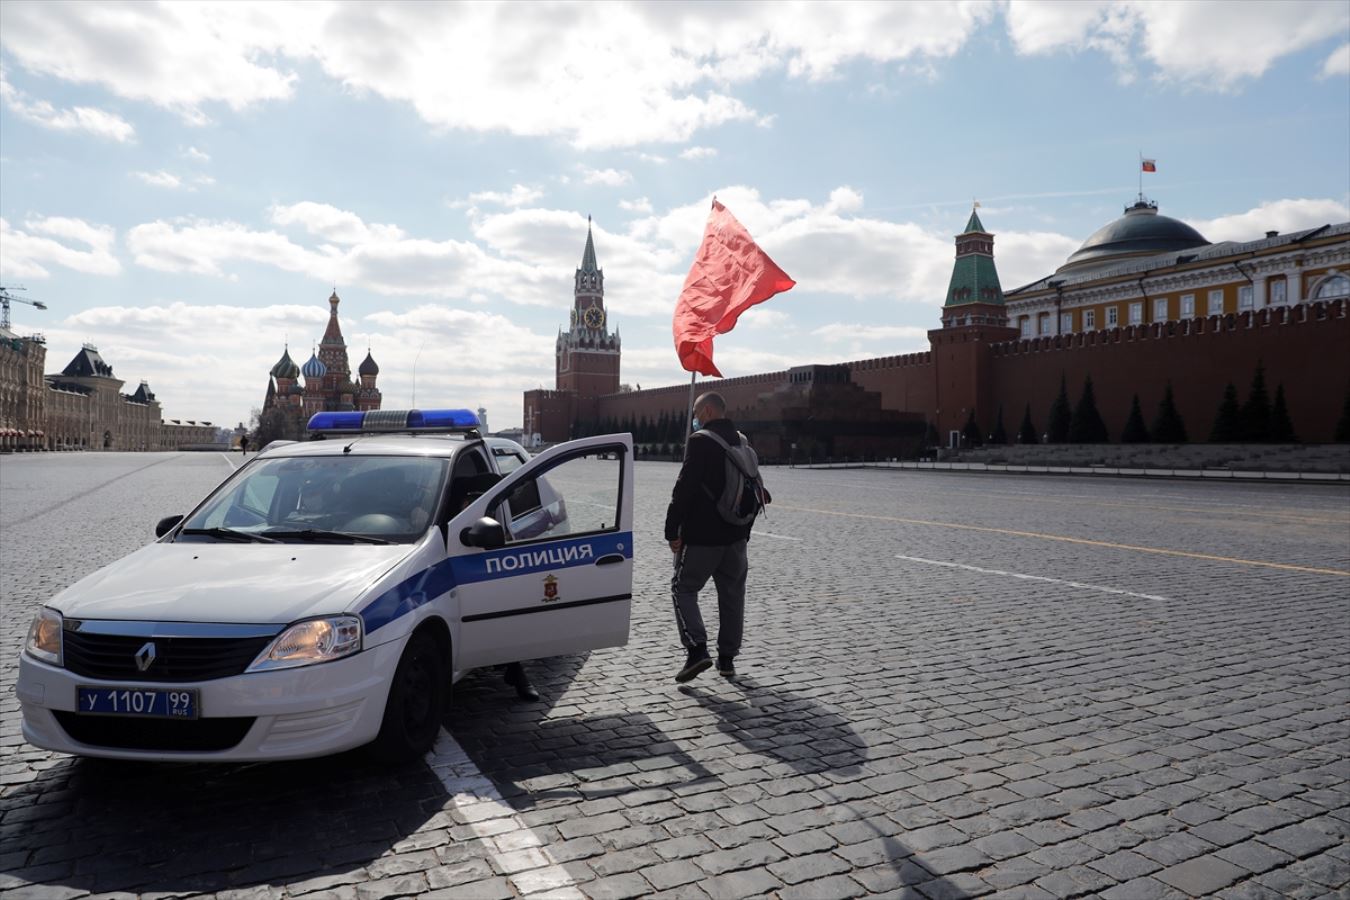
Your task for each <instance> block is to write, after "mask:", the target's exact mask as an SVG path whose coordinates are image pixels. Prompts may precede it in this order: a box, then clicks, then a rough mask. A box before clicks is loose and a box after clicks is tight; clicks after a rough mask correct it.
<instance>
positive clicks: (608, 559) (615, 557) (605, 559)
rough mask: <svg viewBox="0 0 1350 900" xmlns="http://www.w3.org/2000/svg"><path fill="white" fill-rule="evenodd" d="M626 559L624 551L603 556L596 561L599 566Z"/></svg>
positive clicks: (610, 564)
mask: <svg viewBox="0 0 1350 900" xmlns="http://www.w3.org/2000/svg"><path fill="white" fill-rule="evenodd" d="M623 560H624V555H623V554H622V553H611V554H609V555H608V556H602V557H600V558H599V559H597V560H596V561H595V564H596V565H597V566H612V565H614V564H615V563H621V562H623Z"/></svg>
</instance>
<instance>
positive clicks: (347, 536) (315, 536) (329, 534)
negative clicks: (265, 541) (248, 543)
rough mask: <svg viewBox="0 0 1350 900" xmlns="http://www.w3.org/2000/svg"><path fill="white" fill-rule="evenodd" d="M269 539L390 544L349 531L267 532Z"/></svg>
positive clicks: (307, 529) (383, 540)
mask: <svg viewBox="0 0 1350 900" xmlns="http://www.w3.org/2000/svg"><path fill="white" fill-rule="evenodd" d="M267 534H268V537H269V539H275V538H294V539H296V540H300V541H356V542H358V543H362V544H392V543H393V541H387V540H385V539H384V538H379V537H373V536H371V535H368V534H353V533H351V532H350V531H324V530H323V529H320V528H304V529H301V530H299V531H275V530H274V531H269V532H267Z"/></svg>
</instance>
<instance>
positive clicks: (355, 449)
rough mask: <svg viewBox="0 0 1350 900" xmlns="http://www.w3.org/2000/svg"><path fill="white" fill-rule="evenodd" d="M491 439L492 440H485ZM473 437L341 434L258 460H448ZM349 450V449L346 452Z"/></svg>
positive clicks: (274, 451)
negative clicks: (408, 458) (369, 457)
mask: <svg viewBox="0 0 1350 900" xmlns="http://www.w3.org/2000/svg"><path fill="white" fill-rule="evenodd" d="M489 440H495V439H489ZM478 443H479V441H478V439H477V438H466V437H465V436H464V435H462V434H407V433H395V432H391V433H389V434H381V433H378V432H375V433H369V434H342V435H334V436H332V437H328V438H325V439H323V440H318V441H313V440H311V441H297V442H295V443H291V444H284V445H281V446H277V447H272V446H271V445H270V444H269V445H268V449H265V450H264V451H263V452H262V453H259V454H258V457H259V458H260V459H279V458H281V457H287V458H294V457H302V456H437V457H445V458H450V457H453V456H454V455H455V454H456V453H458V452H459V451H460V450H463V449H464V448H465V447H468V446H471V445H475V444H478ZM349 448H350V449H349Z"/></svg>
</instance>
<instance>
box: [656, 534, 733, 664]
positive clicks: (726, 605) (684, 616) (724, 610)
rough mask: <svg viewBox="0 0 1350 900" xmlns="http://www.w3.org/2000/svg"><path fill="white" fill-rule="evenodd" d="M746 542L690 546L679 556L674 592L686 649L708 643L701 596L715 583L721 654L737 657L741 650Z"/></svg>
mask: <svg viewBox="0 0 1350 900" xmlns="http://www.w3.org/2000/svg"><path fill="white" fill-rule="evenodd" d="M745 543H746V542H745V541H736V542H735V543H734V544H726V545H724V546H716V547H698V546H691V545H689V544H686V545H685V546H684V547H682V548H681V549H680V552H679V553H676V554H675V575H674V577H673V578H671V579H670V592H671V594H672V595H673V596H674V598H675V624H676V626H677V627H678V628H679V629H680V642H681V643H682V644H684V646H685V648H686V649H693V647H694V646H695V645H696V644H706V643H708V631H707V629H706V628H704V627H703V615H702V614H701V613H700V612H699V609H698V592H699V591H701V590H703V586H704V585H706V584H707V583H708V579H709V578H711V579H712V580H713V584H714V585H715V586H716V587H717V653H718V655H719V656H730V657H734V656H735V655H736V654H737V653H739V652H740V649H741V633H742V631H743V630H744V626H745V575H746V572H747V571H748V570H749V564H748V562H747V561H746V555H745Z"/></svg>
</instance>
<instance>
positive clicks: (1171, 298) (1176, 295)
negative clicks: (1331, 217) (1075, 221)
mask: <svg viewBox="0 0 1350 900" xmlns="http://www.w3.org/2000/svg"><path fill="white" fill-rule="evenodd" d="M1006 296H1007V309H1008V322H1009V324H1010V325H1011V326H1013V327H1015V328H1017V329H1018V330H1019V332H1020V334H1021V336H1022V337H1024V338H1031V337H1042V336H1046V335H1060V334H1077V333H1083V332H1092V331H1106V330H1109V329H1112V328H1124V327H1127V326H1131V325H1147V324H1152V323H1156V322H1176V321H1181V320H1186V319H1198V318H1209V317H1213V316H1227V315H1233V314H1239V313H1244V312H1256V311H1259V310H1262V309H1267V308H1271V307H1284V306H1297V305H1299V304H1306V303H1312V302H1318V301H1330V300H1336V299H1342V298H1346V297H1350V222H1345V223H1340V224H1328V225H1323V226H1321V227H1318V228H1312V229H1307V230H1304V231H1299V232H1294V233H1291V234H1286V235H1281V234H1278V233H1276V232H1267V233H1266V236H1265V237H1263V238H1261V239H1259V240H1254V241H1246V242H1234V241H1224V242H1220V243H1214V244H1211V243H1210V242H1208V241H1206V240H1205V239H1204V237H1203V236H1201V235H1200V234H1199V233H1198V232H1197V231H1195V230H1194V229H1193V228H1191V227H1190V226H1188V225H1186V224H1185V223H1183V222H1179V221H1178V220H1176V219H1170V218H1168V217H1166V216H1161V215H1158V212H1157V206H1156V204H1152V203H1149V202H1147V201H1144V200H1142V199H1141V200H1140V201H1139V203H1136V204H1135V205H1134V206H1131V207H1128V208H1127V209H1126V210H1125V214H1124V216H1122V217H1121V218H1120V219H1117V220H1116V221H1115V222H1112V223H1110V224H1108V225H1107V226H1105V227H1103V228H1102V229H1100V230H1099V231H1098V232H1097V233H1096V234H1094V235H1093V236H1092V237H1090V238H1088V240H1087V241H1086V242H1084V244H1083V246H1082V247H1081V248H1079V250H1078V251H1077V252H1075V253H1074V254H1073V255H1072V256H1070V257H1069V259H1068V261H1066V262H1065V264H1064V265H1063V266H1061V267H1060V268H1059V269H1057V270H1056V271H1055V273H1054V274H1053V275H1049V276H1046V277H1045V278H1042V279H1039V280H1038V281H1035V282H1033V283H1031V284H1029V285H1025V286H1024V287H1021V288H1017V289H1016V290H1012V291H1008V292H1007V295H1006Z"/></svg>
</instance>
